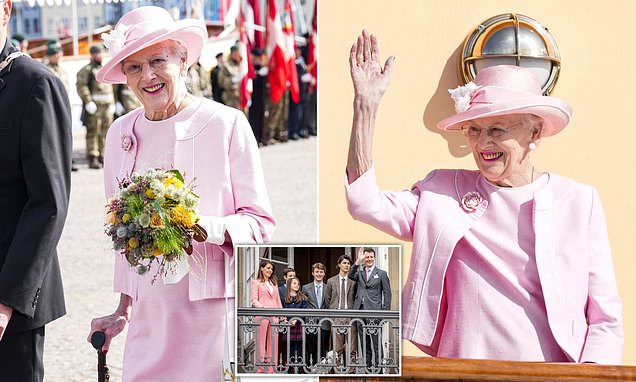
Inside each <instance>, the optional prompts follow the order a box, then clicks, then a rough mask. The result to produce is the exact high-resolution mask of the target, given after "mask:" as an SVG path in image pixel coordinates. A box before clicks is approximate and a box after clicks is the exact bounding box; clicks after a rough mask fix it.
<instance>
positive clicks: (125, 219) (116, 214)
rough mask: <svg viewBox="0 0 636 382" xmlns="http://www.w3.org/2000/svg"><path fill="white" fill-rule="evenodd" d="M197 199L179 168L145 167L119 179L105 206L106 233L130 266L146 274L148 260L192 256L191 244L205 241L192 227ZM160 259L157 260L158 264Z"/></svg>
mask: <svg viewBox="0 0 636 382" xmlns="http://www.w3.org/2000/svg"><path fill="white" fill-rule="evenodd" d="M198 205H199V196H198V195H196V194H195V193H194V192H192V189H191V187H190V186H187V185H185V183H184V179H183V175H181V172H179V170H175V169H172V170H161V169H150V170H148V171H147V172H146V173H145V174H143V175H140V174H137V173H133V174H132V176H130V177H127V178H125V179H123V180H120V181H119V194H118V195H117V196H114V197H112V198H111V199H109V200H108V204H107V205H106V234H107V235H108V236H109V237H110V238H111V239H112V241H113V247H114V248H115V250H118V251H120V252H121V253H122V254H123V255H124V256H125V257H126V260H127V261H128V263H129V264H130V266H132V267H135V268H136V269H137V271H138V272H139V273H140V274H143V273H146V272H147V271H148V270H149V269H150V268H151V265H152V263H153V262H155V261H157V262H159V270H158V272H159V271H161V269H163V268H164V265H165V263H166V262H171V261H175V260H176V259H177V258H178V257H180V256H183V255H184V252H186V253H191V251H192V240H193V239H194V240H197V241H204V240H205V237H201V234H200V233H201V232H203V234H205V231H204V230H203V229H202V228H201V226H199V225H198V224H197V222H198V221H199V216H198V215H197V212H196V208H197V206H198ZM159 259H161V260H159Z"/></svg>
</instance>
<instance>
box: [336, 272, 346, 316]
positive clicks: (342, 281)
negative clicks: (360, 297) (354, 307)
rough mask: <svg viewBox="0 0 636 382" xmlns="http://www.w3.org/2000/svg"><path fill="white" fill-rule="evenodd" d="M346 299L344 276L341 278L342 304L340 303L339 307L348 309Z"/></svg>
mask: <svg viewBox="0 0 636 382" xmlns="http://www.w3.org/2000/svg"><path fill="white" fill-rule="evenodd" d="M345 301H346V297H345V279H344V277H343V278H341V279H340V304H338V309H346V307H345Z"/></svg>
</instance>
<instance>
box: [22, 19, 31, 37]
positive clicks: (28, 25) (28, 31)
mask: <svg viewBox="0 0 636 382" xmlns="http://www.w3.org/2000/svg"><path fill="white" fill-rule="evenodd" d="M24 32H25V33H26V34H31V19H24Z"/></svg>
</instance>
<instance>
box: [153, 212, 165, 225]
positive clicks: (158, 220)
mask: <svg viewBox="0 0 636 382" xmlns="http://www.w3.org/2000/svg"><path fill="white" fill-rule="evenodd" d="M150 226H151V227H152V228H163V227H164V224H163V219H161V216H159V214H158V213H156V212H155V213H154V214H152V217H151V218H150Z"/></svg>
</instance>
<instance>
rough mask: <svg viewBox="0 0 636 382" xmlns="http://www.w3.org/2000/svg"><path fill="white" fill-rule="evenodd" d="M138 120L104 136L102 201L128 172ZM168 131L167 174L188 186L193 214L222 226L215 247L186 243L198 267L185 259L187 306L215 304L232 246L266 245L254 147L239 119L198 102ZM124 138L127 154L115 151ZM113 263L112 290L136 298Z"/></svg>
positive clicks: (226, 285) (133, 115) (133, 286)
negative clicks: (170, 157) (195, 199)
mask: <svg viewBox="0 0 636 382" xmlns="http://www.w3.org/2000/svg"><path fill="white" fill-rule="evenodd" d="M142 113H143V109H137V110H134V111H132V112H130V113H128V114H126V115H125V116H123V117H121V118H119V119H117V120H116V121H115V122H114V123H113V125H112V126H111V127H110V128H109V130H108V134H107V136H106V148H105V162H104V187H105V191H106V197H107V198H108V197H110V196H112V195H114V194H116V193H117V192H118V184H117V179H118V178H119V179H122V178H123V177H124V176H126V175H127V174H130V173H131V172H132V170H133V168H134V165H135V159H136V153H137V142H136V139H135V135H134V125H135V121H136V120H137V118H140V117H141V116H142ZM174 132H175V134H173V135H167V134H166V135H165V139H169V140H172V141H173V142H174V147H175V150H174V153H175V155H174V161H173V163H174V168H176V169H179V170H181V172H182V173H183V174H185V176H186V183H187V182H188V181H190V180H192V179H196V182H195V189H194V191H195V192H196V193H197V194H198V195H199V196H201V199H200V203H199V214H200V215H201V216H202V218H208V217H218V218H217V219H215V222H214V224H216V225H217V226H221V227H223V232H221V241H222V240H223V239H222V237H223V235H224V231H225V230H227V233H228V234H229V236H230V238H231V242H225V243H224V244H223V245H221V246H219V245H215V244H212V243H210V242H206V243H194V250H195V251H196V252H198V253H199V254H200V255H201V256H202V260H201V261H200V263H197V264H195V263H194V260H193V257H192V256H190V257H189V260H190V268H191V270H190V273H189V276H188V277H189V278H190V279H189V281H190V300H191V301H195V300H201V299H205V298H223V297H224V296H225V294H226V293H227V295H228V296H229V297H233V296H234V258H233V256H232V253H233V248H232V246H233V244H253V243H264V242H268V241H269V239H270V238H271V236H272V234H273V232H274V227H275V224H276V222H275V220H274V217H273V216H272V211H271V206H270V203H269V198H268V196H267V190H266V188H265V180H264V177H263V171H262V166H261V161H260V156H259V153H258V147H257V145H256V141H255V140H254V136H253V133H252V131H251V129H250V126H249V123H248V122H247V119H246V118H245V115H244V114H243V113H241V112H239V111H238V110H236V109H233V108H230V107H226V106H224V105H221V104H219V103H216V102H213V101H210V100H207V99H203V100H202V101H201V105H200V106H199V108H198V110H197V111H196V114H195V117H194V121H193V123H191V124H189V125H187V126H184V124H180V125H177V126H175V130H174ZM124 137H129V138H130V139H131V140H132V145H131V146H130V148H129V150H127V151H126V150H125V149H124V148H123V147H124V146H125V145H123V144H122V138H124ZM208 228H209V227H208ZM212 228H214V227H212ZM217 228H218V227H217ZM215 230H216V231H220V230H219V229H215ZM211 239H212V237H210V238H209V239H208V240H211ZM224 254H227V255H229V256H224ZM116 259H117V260H116V264H115V281H114V289H115V291H116V292H121V293H125V294H127V295H129V296H131V297H133V298H135V299H136V298H137V288H138V282H139V277H138V276H137V274H136V273H135V271H134V270H133V269H132V268H131V267H130V266H129V265H128V263H127V261H126V260H125V259H124V257H123V256H117V257H116ZM225 262H228V264H227V266H228V267H230V270H229V278H230V279H229V280H225V277H224V274H225V265H226V264H225Z"/></svg>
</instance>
